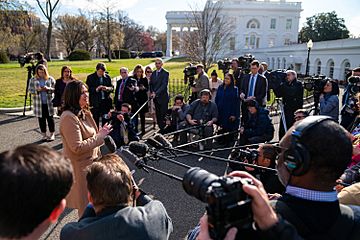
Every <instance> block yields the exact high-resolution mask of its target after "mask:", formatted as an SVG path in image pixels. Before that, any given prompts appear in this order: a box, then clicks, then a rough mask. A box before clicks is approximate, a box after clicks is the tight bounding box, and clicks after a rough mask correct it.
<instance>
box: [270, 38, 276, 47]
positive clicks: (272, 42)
mask: <svg viewBox="0 0 360 240" xmlns="http://www.w3.org/2000/svg"><path fill="white" fill-rule="evenodd" d="M274 46H275V38H270V39H269V47H274Z"/></svg>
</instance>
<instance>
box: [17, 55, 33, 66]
mask: <svg viewBox="0 0 360 240" xmlns="http://www.w3.org/2000/svg"><path fill="white" fill-rule="evenodd" d="M35 61H37V59H36V53H26V54H25V55H21V56H19V58H18V62H19V64H20V67H24V66H25V65H26V64H32V65H34V64H35Z"/></svg>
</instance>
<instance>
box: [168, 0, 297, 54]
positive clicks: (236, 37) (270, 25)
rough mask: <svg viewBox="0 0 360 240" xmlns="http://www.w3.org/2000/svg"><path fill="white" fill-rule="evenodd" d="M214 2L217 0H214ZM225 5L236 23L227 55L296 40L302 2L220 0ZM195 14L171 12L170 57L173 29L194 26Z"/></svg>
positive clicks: (281, 44) (224, 13)
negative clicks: (193, 17)
mask: <svg viewBox="0 0 360 240" xmlns="http://www.w3.org/2000/svg"><path fill="white" fill-rule="evenodd" d="M209 1H212V0H209ZM212 2H213V1H212ZM217 2H220V4H222V13H221V15H222V16H224V17H226V18H227V19H228V20H229V22H230V23H231V24H232V25H233V26H235V28H234V30H233V33H232V36H231V37H230V39H229V40H228V42H226V43H224V44H223V49H224V51H223V54H224V55H233V54H234V53H235V52H238V51H239V50H248V49H257V48H267V47H276V46H283V45H290V44H292V43H296V42H297V39H298V32H299V29H298V28H299V19H300V12H301V11H302V10H301V3H300V2H286V1H285V0H280V1H269V0H264V1H257V0H218V1H217ZM191 17H192V13H191V12H189V11H181V12H175V11H171V12H167V13H166V19H167V26H168V28H167V30H168V31H167V38H168V42H167V56H170V55H171V52H172V51H173V50H179V51H180V54H181V49H172V31H173V29H174V28H177V30H178V31H180V36H181V32H182V31H184V30H186V31H187V30H189V28H191V27H193V26H191V25H190V23H189V22H191V20H189V19H191Z"/></svg>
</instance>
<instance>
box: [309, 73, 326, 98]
mask: <svg viewBox="0 0 360 240" xmlns="http://www.w3.org/2000/svg"><path fill="white" fill-rule="evenodd" d="M327 81H328V78H326V76H325V75H316V76H312V77H307V78H304V88H305V89H306V90H308V91H314V94H316V93H318V94H320V93H322V92H323V91H324V87H325V85H326V82H327Z"/></svg>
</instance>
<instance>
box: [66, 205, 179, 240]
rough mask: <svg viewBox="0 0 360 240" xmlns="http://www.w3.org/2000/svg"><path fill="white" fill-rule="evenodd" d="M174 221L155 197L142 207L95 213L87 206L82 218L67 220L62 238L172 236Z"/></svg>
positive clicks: (101, 239)
mask: <svg viewBox="0 0 360 240" xmlns="http://www.w3.org/2000/svg"><path fill="white" fill-rule="evenodd" d="M172 230H173V226H172V222H171V219H170V217H169V216H168V214H167V212H166V210H165V208H164V206H163V204H162V203H161V202H159V201H156V200H153V201H150V202H149V203H147V204H145V205H144V206H142V207H121V206H119V207H113V208H107V209H105V210H103V211H101V212H100V213H99V214H95V212H94V211H93V210H92V209H89V208H87V209H86V210H85V213H84V216H83V217H82V218H81V219H80V220H79V222H73V223H68V224H66V225H65V226H64V227H63V229H62V230H61V234H60V239H61V240H96V239H98V240H104V239H106V240H115V239H116V240H117V239H129V240H143V239H154V240H155V239H158V240H163V239H168V238H169V235H170V233H171V232H172Z"/></svg>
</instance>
